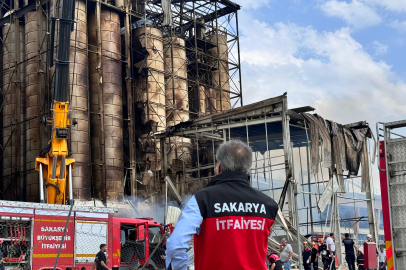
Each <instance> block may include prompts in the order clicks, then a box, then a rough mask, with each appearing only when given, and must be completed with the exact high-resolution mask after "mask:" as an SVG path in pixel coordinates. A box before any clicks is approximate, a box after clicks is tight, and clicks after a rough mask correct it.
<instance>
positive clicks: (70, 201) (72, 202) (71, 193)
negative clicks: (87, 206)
mask: <svg viewBox="0 0 406 270" xmlns="http://www.w3.org/2000/svg"><path fill="white" fill-rule="evenodd" d="M68 173H69V205H74V204H75V201H74V200H73V184H72V164H69V172H68Z"/></svg>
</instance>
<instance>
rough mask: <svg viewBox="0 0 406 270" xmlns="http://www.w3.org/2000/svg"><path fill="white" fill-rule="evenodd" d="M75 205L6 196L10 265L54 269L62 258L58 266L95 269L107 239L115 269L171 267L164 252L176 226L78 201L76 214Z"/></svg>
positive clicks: (0, 219) (0, 221)
mask: <svg viewBox="0 0 406 270" xmlns="http://www.w3.org/2000/svg"><path fill="white" fill-rule="evenodd" d="M69 210H70V206H68V205H50V204H41V203H25V202H10V201H0V239H2V240H3V243H2V244H1V245H0V249H1V251H2V253H3V257H4V259H3V263H4V265H5V268H6V269H16V266H17V267H18V268H20V269H27V270H28V269H30V270H31V269H32V270H37V269H38V270H47V269H53V268H54V264H55V261H56V259H57V258H58V262H57V269H58V270H91V269H92V266H93V263H94V260H95V256H96V254H97V253H98V252H99V251H100V249H99V246H100V245H101V244H107V252H106V255H107V266H108V267H109V268H110V269H113V270H119V269H120V270H126V269H138V268H142V267H145V268H144V269H165V260H164V258H163V257H162V256H163V255H164V254H165V242H166V239H165V238H166V237H165V236H167V235H169V234H170V233H171V232H172V227H171V226H163V225H162V224H160V223H158V222H155V221H153V220H152V219H150V218H140V219H134V218H120V217H114V216H113V215H112V214H114V213H115V212H117V210H115V209H111V208H97V207H84V206H73V207H72V211H71V215H70V216H69ZM66 224H67V225H66ZM65 226H66V231H65ZM64 232H65V234H64ZM63 236H64V237H63ZM62 238H63V241H62ZM61 244H62V245H61ZM61 246H62V247H61ZM60 247H61V248H60ZM59 250H60V255H59V257H58V252H59Z"/></svg>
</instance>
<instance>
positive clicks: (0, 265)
mask: <svg viewBox="0 0 406 270" xmlns="http://www.w3.org/2000/svg"><path fill="white" fill-rule="evenodd" d="M2 246H3V239H1V238H0V270H4V263H3V262H4V259H3V252H2V248H1V247H2Z"/></svg>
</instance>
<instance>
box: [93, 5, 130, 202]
mask: <svg viewBox="0 0 406 270" xmlns="http://www.w3.org/2000/svg"><path fill="white" fill-rule="evenodd" d="M100 18H101V21H100V32H101V33H100V37H101V44H100V45H101V63H102V70H99V69H98V66H97V62H98V61H97V60H98V55H97V54H95V53H90V54H89V74H90V92H91V99H90V106H91V111H92V112H98V111H99V106H100V104H99V100H101V102H103V108H104V111H103V113H102V115H101V116H100V117H103V125H101V124H100V122H101V121H100V119H99V115H97V114H96V115H95V114H92V116H91V135H92V141H91V146H92V163H95V164H94V166H93V179H94V180H95V185H94V189H95V193H96V196H97V197H99V198H101V199H103V198H104V196H106V198H105V199H106V200H107V201H121V200H122V199H123V196H124V187H123V178H124V161H123V155H124V152H123V118H122V69H121V37H120V17H119V15H118V14H117V13H115V12H113V11H110V10H106V9H101V14H100ZM96 23H97V22H96V17H95V14H94V13H93V12H92V13H90V16H89V23H88V27H89V50H92V51H93V52H94V51H96V49H97V46H98V44H97V43H98V42H97V24H96ZM100 45H99V46H100ZM99 72H100V73H101V74H99ZM100 75H101V76H100ZM99 77H100V78H102V80H103V81H102V97H100V96H99V89H98V87H99V81H98V80H99ZM101 129H102V130H103V132H104V143H100V141H101V140H100V139H99V135H100V131H101ZM102 147H104V149H101V148H102ZM103 150H104V151H103ZM103 152H104V153H105V154H104V155H105V156H104V160H105V164H102V160H103V157H102V154H103ZM101 166H105V183H103V182H102V179H103V176H102V169H101ZM104 192H105V194H104Z"/></svg>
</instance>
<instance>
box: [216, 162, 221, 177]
mask: <svg viewBox="0 0 406 270" xmlns="http://www.w3.org/2000/svg"><path fill="white" fill-rule="evenodd" d="M220 173H221V166H220V160H217V166H216V174H220Z"/></svg>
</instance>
